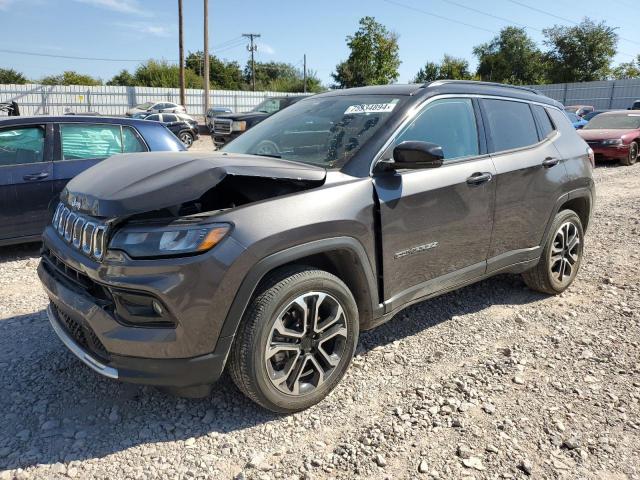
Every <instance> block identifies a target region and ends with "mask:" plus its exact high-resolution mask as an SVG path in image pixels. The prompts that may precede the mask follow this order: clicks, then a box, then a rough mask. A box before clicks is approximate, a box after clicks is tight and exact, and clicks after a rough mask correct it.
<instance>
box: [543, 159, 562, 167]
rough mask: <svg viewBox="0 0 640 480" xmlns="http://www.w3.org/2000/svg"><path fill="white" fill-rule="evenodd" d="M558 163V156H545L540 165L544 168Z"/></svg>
mask: <svg viewBox="0 0 640 480" xmlns="http://www.w3.org/2000/svg"><path fill="white" fill-rule="evenodd" d="M558 163H560V159H559V158H553V157H547V158H545V159H544V160H543V161H542V166H543V167H544V168H551V167H555V166H556V165H557V164H558Z"/></svg>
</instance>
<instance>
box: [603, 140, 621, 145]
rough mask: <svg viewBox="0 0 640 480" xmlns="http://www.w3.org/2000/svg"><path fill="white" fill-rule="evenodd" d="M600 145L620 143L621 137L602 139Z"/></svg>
mask: <svg viewBox="0 0 640 480" xmlns="http://www.w3.org/2000/svg"><path fill="white" fill-rule="evenodd" d="M602 145H622V139H621V138H612V139H610V140H603V141H602Z"/></svg>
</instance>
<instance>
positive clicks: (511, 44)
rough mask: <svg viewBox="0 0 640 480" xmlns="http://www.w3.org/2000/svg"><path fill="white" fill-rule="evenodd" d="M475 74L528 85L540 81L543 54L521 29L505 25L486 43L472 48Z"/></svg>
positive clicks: (541, 79)
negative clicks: (476, 66) (476, 64)
mask: <svg viewBox="0 0 640 480" xmlns="http://www.w3.org/2000/svg"><path fill="white" fill-rule="evenodd" d="M473 54H474V55H475V56H476V57H477V58H478V69H477V71H476V74H477V75H478V76H479V77H480V78H481V79H482V80H486V81H492V82H498V83H511V84H514V85H531V84H539V83H544V80H545V63H544V55H543V53H542V52H541V51H540V49H539V48H538V47H537V46H536V43H535V42H534V41H533V40H532V39H531V38H530V37H529V36H528V35H527V32H526V31H525V29H524V28H518V27H505V28H503V29H502V30H501V31H500V34H499V35H497V36H496V37H494V38H493V39H492V40H491V41H490V42H488V43H483V44H481V45H478V46H476V47H474V49H473Z"/></svg>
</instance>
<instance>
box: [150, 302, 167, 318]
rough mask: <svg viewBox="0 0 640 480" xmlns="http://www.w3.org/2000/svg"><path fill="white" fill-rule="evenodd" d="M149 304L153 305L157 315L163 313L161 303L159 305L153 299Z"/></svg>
mask: <svg viewBox="0 0 640 480" xmlns="http://www.w3.org/2000/svg"><path fill="white" fill-rule="evenodd" d="M151 306H152V307H153V311H154V312H156V313H157V314H158V316H162V313H163V311H164V310H163V309H162V305H160V303H159V302H157V301H156V300H154V301H153V302H152V303H151Z"/></svg>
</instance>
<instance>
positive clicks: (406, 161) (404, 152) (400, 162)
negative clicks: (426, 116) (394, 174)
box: [393, 141, 444, 169]
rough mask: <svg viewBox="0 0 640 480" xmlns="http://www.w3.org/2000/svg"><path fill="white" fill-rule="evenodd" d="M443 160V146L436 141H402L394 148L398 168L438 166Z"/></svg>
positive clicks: (395, 162) (394, 157)
mask: <svg viewBox="0 0 640 480" xmlns="http://www.w3.org/2000/svg"><path fill="white" fill-rule="evenodd" d="M443 160H444V153H443V152H442V147H441V146H440V145H436V144H435V143H430V142H415V141H409V142H402V143H400V144H399V145H396V147H395V148H394V149H393V161H394V166H395V168H396V169H399V168H409V169H422V168H438V167H440V166H441V165H442V162H443Z"/></svg>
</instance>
